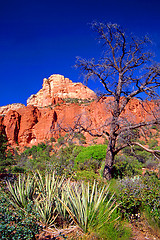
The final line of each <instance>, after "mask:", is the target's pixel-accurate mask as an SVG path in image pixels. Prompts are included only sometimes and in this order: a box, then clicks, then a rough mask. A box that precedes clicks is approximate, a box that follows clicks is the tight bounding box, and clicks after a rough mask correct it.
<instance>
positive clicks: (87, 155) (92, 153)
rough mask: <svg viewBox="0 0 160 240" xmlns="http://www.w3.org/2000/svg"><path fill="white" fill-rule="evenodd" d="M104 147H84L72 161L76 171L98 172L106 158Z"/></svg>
mask: <svg viewBox="0 0 160 240" xmlns="http://www.w3.org/2000/svg"><path fill="white" fill-rule="evenodd" d="M106 148H107V146H106V145H93V146H89V147H84V148H83V149H82V150H81V152H80V153H79V154H78V155H77V157H76V158H75V160H74V169H76V170H89V169H90V170H91V169H93V170H94V171H96V170H98V169H99V168H100V166H101V163H102V161H103V160H104V159H105V156H106Z"/></svg>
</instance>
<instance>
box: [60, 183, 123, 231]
mask: <svg viewBox="0 0 160 240" xmlns="http://www.w3.org/2000/svg"><path fill="white" fill-rule="evenodd" d="M108 188H109V185H108V186H105V185H104V186H102V187H99V186H98V184H97V183H96V181H94V183H93V185H92V186H90V184H89V183H88V184H85V183H84V182H81V183H79V184H78V183H72V184H71V183H70V181H68V182H67V183H66V184H65V185H64V187H63V191H64V193H65V194H66V196H67V198H68V200H67V203H66V202H64V201H62V200H61V199H59V201H60V202H61V203H62V204H63V205H64V206H65V208H66V210H67V211H68V213H69V215H70V216H71V218H72V219H73V221H74V222H75V223H76V224H77V225H78V226H79V227H80V228H81V229H82V230H83V231H84V232H85V233H87V232H88V231H90V230H93V229H100V228H101V226H102V225H103V224H104V223H106V222H109V221H110V219H111V215H112V213H113V212H114V211H115V209H116V208H117V206H118V205H117V204H116V203H115V200H114V199H113V198H114V195H112V196H111V197H110V198H109V196H108V193H109V190H108ZM107 197H108V199H107ZM96 219H98V222H97V221H96ZM115 220H116V219H115Z"/></svg>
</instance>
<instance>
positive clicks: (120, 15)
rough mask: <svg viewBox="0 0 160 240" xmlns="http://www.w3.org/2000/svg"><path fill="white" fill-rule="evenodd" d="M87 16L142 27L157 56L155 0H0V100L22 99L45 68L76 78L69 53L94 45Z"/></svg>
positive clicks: (159, 13)
mask: <svg viewBox="0 0 160 240" xmlns="http://www.w3.org/2000/svg"><path fill="white" fill-rule="evenodd" d="M93 20H97V21H105V22H113V23H118V24H120V25H122V26H123V27H124V28H127V29H128V30H129V31H130V32H133V33H135V34H136V35H139V36H141V35H145V34H146V33H148V34H149V35H150V37H151V38H152V40H153V41H154V42H155V50H156V55H157V61H159V62H160V1H159V0H152V1H151V0H112V1H111V0H109V1H108V0H67V1H65V0H56V1H55V0H0V79H1V91H0V106H3V105H6V104H11V103H16V102H20V103H23V104H26V100H27V98H28V97H29V96H30V95H31V94H33V93H36V92H37V91H38V90H39V89H40V88H41V86H42V81H43V78H44V77H46V78H48V77H49V76H50V75H51V74H56V73H58V74H62V75H64V76H65V77H68V78H70V79H71V80H73V81H75V82H76V81H79V79H78V77H79V72H78V71H77V70H75V69H74V68H73V65H74V64H75V57H76V56H81V57H84V58H91V57H93V56H98V54H99V50H100V46H99V45H98V44H97V42H96V40H95V35H94V33H93V32H92V31H91V30H90V27H89V25H88V23H90V22H92V21H93ZM89 87H91V88H92V89H95V88H96V86H95V85H94V84H93V83H90V85H89Z"/></svg>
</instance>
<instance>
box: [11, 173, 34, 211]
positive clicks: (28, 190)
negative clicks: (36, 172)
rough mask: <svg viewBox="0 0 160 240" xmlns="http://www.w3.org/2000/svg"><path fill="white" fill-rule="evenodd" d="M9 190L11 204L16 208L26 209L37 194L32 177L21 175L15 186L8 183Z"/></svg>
mask: <svg viewBox="0 0 160 240" xmlns="http://www.w3.org/2000/svg"><path fill="white" fill-rule="evenodd" d="M7 186H8V190H9V192H10V194H11V197H10V202H11V203H12V205H14V206H15V207H20V208H22V209H25V208H26V207H27V205H28V203H29V202H30V201H32V200H33V196H34V192H35V181H34V177H33V176H31V175H28V176H27V175H19V176H18V179H17V181H15V182H14V183H13V184H12V183H11V182H10V181H7Z"/></svg>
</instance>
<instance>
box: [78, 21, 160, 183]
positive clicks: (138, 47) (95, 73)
mask: <svg viewBox="0 0 160 240" xmlns="http://www.w3.org/2000/svg"><path fill="white" fill-rule="evenodd" d="M92 28H93V30H94V31H95V32H96V34H97V36H98V40H99V41H100V42H101V43H102V46H103V54H102V57H101V58H100V59H99V60H98V61H96V60H95V59H94V58H92V59H91V60H86V59H82V58H80V57H78V58H77V63H76V66H77V67H78V68H79V69H80V71H81V73H83V74H84V76H85V80H86V82H87V81H88V79H96V80H99V81H100V82H101V84H102V85H103V87H104V89H105V96H112V97H113V103H112V111H111V113H112V119H111V122H110V126H109V130H108V131H107V130H106V129H105V128H104V127H103V130H101V131H99V133H96V132H95V131H94V133H93V131H91V128H89V127H91V126H88V127H83V124H81V123H80V120H79V123H78V122H77V123H76V127H77V129H79V131H86V132H89V133H90V134H92V135H95V136H96V135H97V136H101V135H102V134H106V135H107V136H108V148H107V152H106V162H105V168H104V177H105V178H107V179H110V178H111V173H112V166H113V164H114V158H115V155H116V154H117V153H118V152H119V151H120V150H122V149H123V148H125V147H127V146H131V145H135V144H137V145H139V146H141V147H143V148H144V149H145V150H147V151H150V152H152V153H154V154H155V155H157V154H158V151H153V150H150V149H148V148H145V147H144V146H142V145H141V144H139V143H137V142H135V141H134V139H133V138H132V137H131V136H132V134H131V133H133V131H134V130H135V129H139V128H140V127H142V126H143V127H144V126H149V125H151V124H159V123H160V118H159V116H158V112H157V113H154V114H152V115H153V117H152V119H151V120H150V121H143V122H141V123H137V124H136V123H129V122H128V123H127V122H125V124H124V122H123V124H121V122H122V115H123V112H124V110H125V109H126V106H127V104H128V103H129V102H130V101H131V99H133V98H134V97H139V98H141V101H142V102H143V100H144V99H146V98H148V99H149V100H151V98H154V99H155V98H159V95H158V88H159V86H160V65H159V64H157V63H155V62H153V56H152V54H151V52H150V51H148V47H149V45H150V43H151V42H150V40H149V39H148V38H147V37H146V36H145V37H144V38H143V39H139V38H137V37H134V36H132V34H131V35H130V36H127V34H126V32H125V31H124V30H123V29H122V28H121V27H120V26H119V25H117V24H111V23H109V24H104V23H97V22H94V23H92ZM142 104H143V103H142ZM156 104H157V105H158V101H157V102H156ZM104 129H105V130H104ZM124 136H126V137H124ZM121 138H123V140H124V141H119V139H121Z"/></svg>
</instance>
